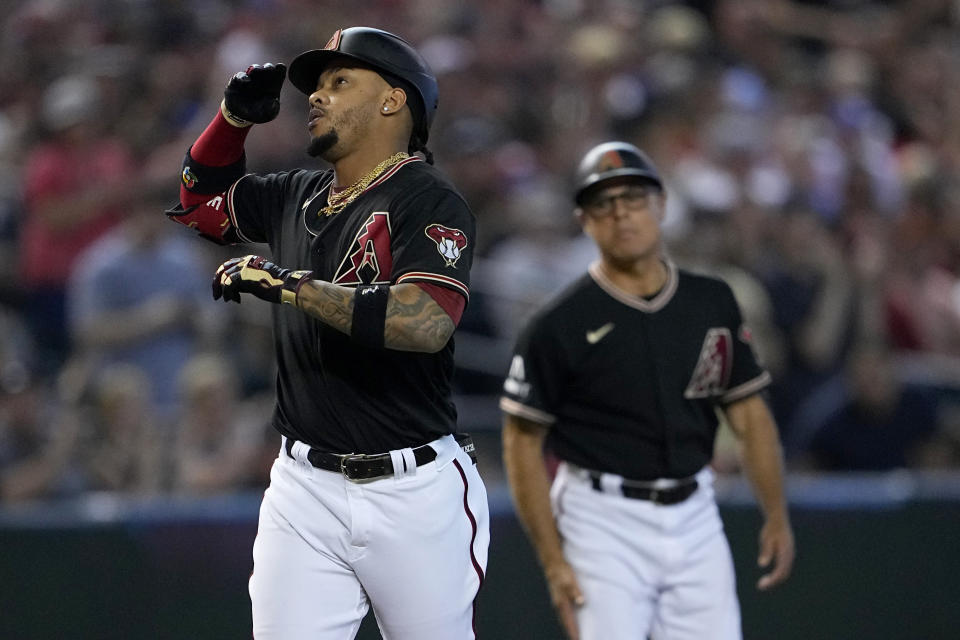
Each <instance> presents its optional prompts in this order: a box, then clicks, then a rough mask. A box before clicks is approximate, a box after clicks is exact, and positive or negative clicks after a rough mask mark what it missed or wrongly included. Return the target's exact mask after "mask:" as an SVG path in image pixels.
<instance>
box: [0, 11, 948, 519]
mask: <svg viewBox="0 0 960 640" xmlns="http://www.w3.org/2000/svg"><path fill="white" fill-rule="evenodd" d="M353 25H367V26H375V27H380V28H384V29H387V30H389V31H393V32H396V33H399V34H402V35H403V36H405V37H406V38H407V39H409V40H410V41H411V42H413V43H415V44H416V46H417V47H418V48H419V49H420V50H421V52H422V53H423V54H424V56H425V57H426V58H427V59H428V61H429V62H430V63H431V65H432V66H433V68H434V70H435V72H436V73H437V75H438V78H439V82H440V111H439V114H438V117H437V120H436V122H435V124H434V127H433V129H432V132H431V136H430V141H429V147H430V149H431V150H432V151H433V152H434V154H435V155H436V158H437V164H438V166H439V167H440V168H441V169H443V170H444V171H445V172H447V173H448V174H449V175H450V176H451V177H452V178H453V180H454V182H455V183H456V184H457V185H458V186H459V187H460V188H461V190H462V191H463V193H464V194H465V196H466V197H467V200H468V202H469V203H470V204H471V206H472V208H473V210H474V212H475V213H476V215H477V218H478V226H479V233H480V236H479V238H478V242H477V247H476V254H475V255H476V262H475V267H474V271H473V277H472V283H471V288H472V296H471V302H470V306H469V307H468V310H467V313H466V315H465V317H464V321H463V323H462V325H461V332H462V333H463V335H464V336H465V339H464V340H463V341H462V342H459V343H458V345H459V346H460V347H461V348H460V349H459V350H458V361H459V362H461V365H460V370H459V373H458V384H459V387H460V388H459V389H458V391H459V392H460V394H461V395H463V396H465V397H477V398H489V402H488V404H489V405H490V406H489V407H488V413H489V414H490V415H491V416H495V415H496V412H495V399H494V396H495V395H496V393H497V391H498V389H499V385H500V381H501V376H502V375H503V374H504V373H505V370H504V367H505V366H506V360H505V358H504V357H503V354H504V353H509V349H510V346H511V345H512V342H513V340H514V338H515V336H516V332H517V330H518V328H519V327H520V326H521V324H522V322H523V320H524V319H525V318H526V317H527V316H528V315H529V313H530V312H531V311H532V310H533V309H534V308H536V306H537V305H538V304H539V303H541V302H542V301H543V300H544V299H545V298H546V297H548V296H550V295H552V294H554V293H556V292H557V291H558V290H559V289H560V288H562V287H563V286H564V285H566V284H567V283H569V282H570V281H571V280H572V279H574V278H576V277H577V276H578V275H579V274H580V273H582V272H583V270H584V269H585V268H586V265H587V264H589V263H590V261H591V260H593V259H594V257H595V256H594V255H593V249H592V244H591V243H590V242H589V241H588V240H586V239H585V238H584V237H583V236H582V235H581V234H580V233H579V228H578V226H577V224H576V221H575V218H574V217H573V215H572V203H571V198H570V192H571V188H570V176H571V174H572V172H573V168H574V165H575V164H576V162H577V161H578V159H579V157H580V156H581V155H582V153H583V152H584V151H585V150H586V149H587V148H589V147H590V146H592V145H593V144H595V143H597V142H600V141H603V140H607V139H615V138H616V139H624V140H628V141H630V142H633V143H635V144H637V145H638V146H640V147H641V148H643V149H644V150H646V151H647V152H648V153H649V154H650V155H651V156H652V157H653V159H654V160H655V162H656V163H657V164H658V166H659V167H660V170H661V172H662V174H663V176H664V178H665V180H666V182H667V184H668V214H667V219H666V221H665V232H666V234H667V244H668V248H669V254H670V257H671V259H673V260H675V261H676V262H677V263H678V264H679V265H681V266H683V267H686V268H690V269H696V270H700V271H705V272H708V273H713V274H717V275H720V276H722V277H724V278H725V279H726V280H727V281H728V282H729V283H730V284H731V286H732V287H733V288H734V291H735V294H736V295H737V298H738V300H739V302H740V305H741V307H742V309H743V311H744V315H745V317H746V319H747V322H748V324H749V326H750V328H751V330H752V332H753V335H754V340H755V344H756V347H757V350H758V352H759V355H760V357H761V359H762V360H763V362H764V363H765V365H766V366H767V367H768V368H769V369H770V371H771V373H772V374H773V376H774V379H775V381H776V382H775V384H774V386H773V388H772V389H771V390H770V399H771V402H772V406H773V407H774V410H775V413H776V417H777V420H778V423H779V426H780V429H781V435H782V438H783V441H784V444H785V449H786V453H787V462H788V466H789V467H790V468H792V469H823V470H878V471H880V470H888V469H896V468H904V467H906V468H945V467H954V468H960V4H958V3H957V2H955V1H954V0H913V1H911V2H894V1H889V2H878V1H873V2H868V1H866V0H833V1H829V0H821V1H819V2H817V1H800V0H719V1H717V2H708V1H706V0H701V1H695V0H691V1H688V2H680V1H667V0H596V1H589V2H588V1H587V0H485V1H480V0H460V1H455V2H439V1H436V2H435V1H433V0H409V1H404V0H372V1H370V2H364V3H341V2H333V1H332V0H330V1H323V2H320V1H309V0H192V1H190V2H185V1H179V0H167V1H160V0H109V1H108V0H10V1H9V2H7V3H6V4H5V11H4V18H3V24H2V31H0V57H2V60H3V64H0V167H2V168H3V171H2V172H0V244H2V250H0V502H15V501H22V500H29V499H37V498H55V497H64V496H76V495H80V494H83V493H87V492H96V491H108V492H129V493H135V494H144V495H147V494H157V493H167V492H178V493H187V494H200V493H209V492H216V491H224V490H234V489H239V488H251V487H262V486H264V485H265V484H266V482H267V474H268V471H269V466H270V463H271V460H272V458H273V457H274V456H275V455H276V451H277V448H278V446H279V438H278V436H277V435H276V434H275V433H273V432H272V431H271V428H270V427H269V426H268V425H269V417H270V412H271V410H272V393H273V387H272V383H273V376H274V369H273V367H274V366H275V365H274V363H273V359H272V341H271V340H272V338H271V333H270V332H271V327H270V322H269V316H268V309H266V306H267V305H265V304H256V303H251V304H244V305H239V306H237V305H231V306H230V307H227V306H224V305H222V304H219V303H217V304H215V303H214V302H213V301H212V299H211V298H210V293H209V283H210V279H211V276H212V274H213V271H214V269H215V268H216V266H217V265H218V264H219V263H220V262H221V261H222V260H224V259H226V258H227V257H231V256H233V255H239V254H240V253H241V252H243V253H246V252H248V251H246V250H245V249H243V248H229V247H228V248H223V247H217V246H215V245H212V244H210V243H207V242H205V241H202V240H200V239H199V238H197V237H195V236H194V235H193V234H191V233H190V232H189V231H187V230H185V229H183V228H182V227H180V226H179V225H175V224H172V223H170V222H168V221H167V220H166V219H165V216H164V215H163V211H164V209H166V208H168V207H170V206H172V205H173V204H174V203H175V201H176V198H177V188H178V181H177V176H178V172H179V167H180V161H181V159H182V157H183V154H184V152H185V151H186V149H187V147H188V146H189V144H190V143H191V142H192V141H193V140H194V139H195V137H196V136H197V135H198V134H199V133H200V132H201V131H202V130H203V128H204V127H205V126H206V125H207V123H208V122H209V121H210V119H211V118H212V117H213V115H214V113H215V112H216V108H217V105H218V104H219V101H220V98H221V97H222V90H223V86H224V84H225V83H226V81H227V79H229V77H230V76H231V75H232V74H233V73H234V72H236V71H239V70H243V69H245V68H246V67H247V66H248V65H250V64H254V63H262V62H266V61H286V62H289V61H290V60H291V59H292V58H293V57H294V56H295V55H296V54H297V53H299V52H300V51H303V50H306V49H312V48H317V47H319V46H322V45H323V43H325V42H326V41H327V39H328V38H329V36H330V35H331V34H332V32H333V31H334V30H335V29H336V28H338V27H346V26H353ZM305 121H306V103H305V101H304V99H303V97H302V96H301V95H300V94H299V93H297V92H294V91H292V90H291V88H290V87H287V88H286V90H285V91H284V100H283V104H282V108H281V114H280V116H279V117H278V119H277V121H275V122H274V123H272V124H269V125H261V126H257V127H255V128H254V130H253V131H252V133H251V134H250V136H249V138H248V142H247V158H248V170H251V171H256V172H269V171H277V170H284V169H288V168H292V167H297V166H311V164H310V163H313V162H314V161H313V160H310V159H309V158H307V157H306V155H305V153H304V150H305V147H306V143H307V132H306V126H305ZM257 251H258V252H261V253H262V249H258V250H257ZM291 266H295V265H291ZM471 346H472V348H473V350H472V351H471ZM469 406H478V403H473V404H471V405H469ZM491 422H492V423H491V424H489V428H490V429H491V430H495V429H496V428H497V424H496V423H495V422H494V421H492V420H491ZM735 449H736V447H735V443H733V441H732V440H730V439H729V438H727V437H721V439H720V442H719V443H718V451H717V459H716V466H717V468H718V469H720V470H721V471H733V470H736V468H737V462H736V451H735ZM486 453H487V455H488V457H497V456H498V455H499V454H498V452H495V451H488V452H486Z"/></svg>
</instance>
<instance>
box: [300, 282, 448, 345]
mask: <svg viewBox="0 0 960 640" xmlns="http://www.w3.org/2000/svg"><path fill="white" fill-rule="evenodd" d="M353 293H354V289H352V288H349V287H341V286H339V285H335V284H331V283H329V282H325V281H323V280H311V281H310V282H307V283H304V285H303V286H302V287H301V288H300V292H299V294H298V295H297V306H298V307H300V309H302V310H303V311H305V312H306V313H308V314H310V315H311V316H313V317H314V318H317V319H318V320H320V321H322V322H323V323H324V324H326V325H329V326H330V327H333V328H334V329H336V330H337V331H342V332H343V333H345V334H347V335H350V331H351V329H352V327H353ZM455 328H456V327H455V326H454V324H453V320H451V319H450V316H448V315H447V312H446V311H444V310H443V308H442V307H441V306H440V305H438V304H437V303H436V301H435V300H434V299H433V298H431V297H430V294H428V293H427V292H426V291H424V290H423V289H421V288H420V287H418V286H417V285H415V284H398V285H393V286H392V287H390V298H389V300H388V301H387V317H386V323H385V326H384V334H383V342H384V346H385V347H386V348H388V349H397V350H399V351H421V352H426V353H434V352H437V351H439V350H440V349H442V348H443V347H444V345H446V344H447V341H448V340H449V339H450V336H451V335H453V330H454V329H455Z"/></svg>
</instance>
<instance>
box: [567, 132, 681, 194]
mask: <svg viewBox="0 0 960 640" xmlns="http://www.w3.org/2000/svg"><path fill="white" fill-rule="evenodd" d="M622 176H634V177H636V178H639V179H641V180H644V181H645V182H650V183H652V184H655V185H656V186H657V187H658V188H659V189H663V182H661V180H660V174H659V173H658V172H657V168H656V167H655V166H653V162H652V161H651V160H650V158H648V157H647V154H645V153H644V152H643V151H640V149H638V148H636V147H635V146H633V145H632V144H630V143H628V142H604V143H603V144H598V145H597V146H595V147H594V148H592V149H590V151H587V154H586V155H585V156H583V160H581V161H580V166H579V167H578V168H577V174H576V178H575V184H576V186H575V191H574V192H573V200H574V202H576V203H577V205H578V206H579V205H582V204H583V196H584V194H585V193H586V192H587V191H588V190H589V189H590V188H592V187H594V186H596V185H597V184H599V183H601V182H603V181H605V180H610V179H611V178H620V177H622Z"/></svg>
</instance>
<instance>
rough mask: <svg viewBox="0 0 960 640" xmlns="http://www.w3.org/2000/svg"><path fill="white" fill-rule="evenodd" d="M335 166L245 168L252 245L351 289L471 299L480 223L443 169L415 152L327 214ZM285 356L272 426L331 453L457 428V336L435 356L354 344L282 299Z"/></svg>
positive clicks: (280, 331)
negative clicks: (406, 287)
mask: <svg viewBox="0 0 960 640" xmlns="http://www.w3.org/2000/svg"><path fill="white" fill-rule="evenodd" d="M332 181H333V172H332V171H331V170H327V171H305V170H299V169H298V170H293V171H289V172H284V173H276V174H270V175H265V176H257V175H247V176H244V177H243V178H241V179H240V180H238V181H237V182H236V183H234V185H233V186H232V187H231V188H230V189H229V190H228V192H227V204H228V213H229V215H230V217H231V222H232V223H233V224H234V226H235V227H236V230H237V233H238V236H239V237H240V238H241V240H243V241H245V242H265V243H267V244H268V245H270V249H271V250H272V254H273V259H274V261H275V262H276V263H277V264H279V265H282V266H284V267H286V268H289V269H311V270H313V272H314V277H315V278H317V279H320V280H326V281H329V282H333V283H334V284H339V285H343V286H348V287H353V286H356V285H359V284H397V283H401V282H425V283H432V284H435V285H439V286H442V287H446V288H449V289H452V290H454V291H456V292H458V293H460V294H462V295H463V296H464V298H467V297H468V295H469V282H470V278H469V274H470V265H471V262H472V249H473V242H474V237H475V226H476V225H475V220H474V217H473V214H472V213H471V212H470V209H469V208H468V206H467V204H466V202H465V201H464V199H463V197H462V196H461V195H460V194H459V192H458V191H457V190H456V188H455V187H453V185H452V184H451V183H450V182H449V181H448V180H447V179H446V178H445V177H444V176H443V175H442V174H441V173H440V172H439V171H438V170H436V169H435V168H434V167H432V166H430V165H428V164H427V163H425V162H423V161H421V160H420V159H419V158H415V157H413V158H409V159H407V160H404V161H402V162H400V163H398V164H397V165H395V166H393V167H391V168H390V169H389V170H388V171H387V172H385V173H384V174H383V175H382V176H380V177H379V178H378V179H377V180H376V181H374V182H373V183H372V184H371V185H370V186H369V187H368V188H367V190H366V191H365V192H364V193H363V194H361V195H360V197H358V198H357V199H356V200H355V201H354V202H353V203H351V204H350V205H349V206H347V208H346V209H344V210H343V211H341V212H340V213H337V214H335V215H333V216H329V217H327V216H325V215H322V214H319V213H318V212H319V210H320V209H321V208H322V207H323V206H325V205H326V203H327V202H326V201H327V191H328V189H329V187H330V185H331V183H332ZM273 319H274V342H275V346H276V354H277V366H278V373H277V407H276V412H275V414H274V425H275V426H276V428H277V430H279V431H280V432H281V433H282V434H284V435H286V436H288V437H290V438H295V439H297V440H300V441H302V442H305V443H307V444H309V445H311V446H314V447H316V448H319V449H323V450H326V451H331V452H337V453H347V452H357V453H379V452H384V451H389V450H391V449H398V448H403V447H409V446H417V445H420V444H423V443H426V442H429V441H431V440H434V439H436V438H438V437H440V436H442V435H445V434H448V433H454V432H455V431H456V409H455V407H454V405H453V403H452V401H451V378H452V376H453V350H454V345H453V338H451V339H450V341H449V342H448V343H447V345H446V346H445V347H444V348H443V349H442V350H441V351H439V352H438V353H412V352H405V351H395V350H391V349H374V348H368V347H364V346H361V345H358V344H356V343H354V342H353V341H352V340H351V339H350V337H349V336H347V335H345V334H343V333H341V332H339V331H337V330H335V329H333V328H330V327H328V326H327V325H325V324H324V323H322V322H320V321H319V320H316V319H314V318H312V317H311V316H309V315H308V314H306V313H304V312H302V311H300V310H298V309H295V308H293V307H291V306H289V305H275V306H274V308H273Z"/></svg>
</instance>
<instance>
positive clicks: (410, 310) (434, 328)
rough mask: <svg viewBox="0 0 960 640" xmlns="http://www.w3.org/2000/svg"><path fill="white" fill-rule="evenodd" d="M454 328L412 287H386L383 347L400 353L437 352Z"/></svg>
mask: <svg viewBox="0 0 960 640" xmlns="http://www.w3.org/2000/svg"><path fill="white" fill-rule="evenodd" d="M454 329H455V327H454V325H453V320H451V319H450V316H448V315H447V312H446V311H444V310H443V308H442V307H441V306H440V305H439V304H437V303H436V301H435V300H434V299H433V298H432V297H430V294H429V293H427V292H426V291H424V290H423V289H421V288H420V287H418V286H417V285H415V284H400V285H394V286H393V287H391V288H390V299H389V300H388V301H387V322H386V326H385V328H384V334H383V340H384V346H386V347H387V348H388V349H399V350H401V351H426V352H428V353H433V352H436V351H439V350H440V349H442V348H443V346H444V345H445V344H447V340H449V339H450V336H451V335H452V334H453V330H454Z"/></svg>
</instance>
